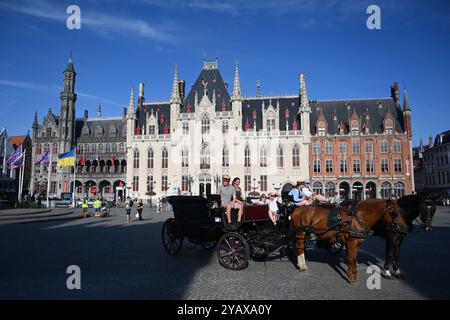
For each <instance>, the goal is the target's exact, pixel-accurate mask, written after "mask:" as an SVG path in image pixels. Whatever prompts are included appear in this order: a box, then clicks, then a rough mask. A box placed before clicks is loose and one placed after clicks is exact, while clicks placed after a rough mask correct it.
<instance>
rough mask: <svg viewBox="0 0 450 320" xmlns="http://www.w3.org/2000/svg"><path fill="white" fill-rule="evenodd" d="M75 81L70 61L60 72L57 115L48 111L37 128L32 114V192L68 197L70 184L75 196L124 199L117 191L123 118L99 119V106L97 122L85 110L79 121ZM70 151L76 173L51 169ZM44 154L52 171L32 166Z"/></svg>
mask: <svg viewBox="0 0 450 320" xmlns="http://www.w3.org/2000/svg"><path fill="white" fill-rule="evenodd" d="M75 80H76V72H75V69H74V66H73V63H72V61H71V60H69V63H68V65H67V68H66V69H65V70H64V89H63V91H62V92H61V95H60V100H61V107H60V114H59V115H55V114H53V112H52V110H51V109H49V111H48V113H47V115H46V116H45V117H44V120H43V122H42V124H39V123H38V116H37V113H35V116H34V121H33V159H34V161H33V168H32V179H31V190H32V191H33V192H34V193H36V194H41V193H47V189H48V188H49V190H48V192H49V195H50V196H57V197H58V196H60V194H61V192H72V190H73V189H72V188H73V182H74V179H75V186H76V190H75V191H76V197H84V196H86V195H92V194H97V195H101V196H102V197H105V198H107V199H110V200H115V199H117V198H118V197H123V196H124V192H123V191H122V190H121V189H122V188H124V187H125V172H126V167H127V164H126V156H125V152H126V149H125V137H126V126H125V125H126V122H125V112H123V116H119V117H115V118H103V117H102V114H101V107H100V106H99V108H98V111H97V117H95V118H92V119H89V117H88V112H87V111H85V112H84V117H83V118H82V119H77V118H75V102H76V98H77V95H76V93H75ZM73 147H76V148H77V149H76V150H77V156H76V168H75V171H76V172H75V174H74V172H73V167H72V168H68V167H67V168H58V167H57V166H56V163H57V156H58V154H59V153H64V152H67V151H69V150H70V149H71V148H73ZM47 150H51V154H52V158H51V166H49V167H46V166H44V165H40V166H36V165H34V162H35V161H36V159H38V158H39V157H40V156H41V155H42V154H43V153H45V152H46V151H47ZM49 169H50V170H51V173H50V175H49V173H48V171H47V170H49ZM48 177H50V183H49V181H48Z"/></svg>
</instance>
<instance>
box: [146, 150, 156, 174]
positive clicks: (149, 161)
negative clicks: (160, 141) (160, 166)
mask: <svg viewBox="0 0 450 320" xmlns="http://www.w3.org/2000/svg"><path fill="white" fill-rule="evenodd" d="M153 164H154V155H153V149H152V148H150V149H148V151H147V168H148V169H153Z"/></svg>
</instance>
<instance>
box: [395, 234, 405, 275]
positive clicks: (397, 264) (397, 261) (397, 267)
mask: <svg viewBox="0 0 450 320" xmlns="http://www.w3.org/2000/svg"><path fill="white" fill-rule="evenodd" d="M403 238H404V237H403V236H399V237H398V241H396V243H395V248H394V263H393V268H394V275H395V276H396V277H398V278H400V279H404V278H405V277H404V276H403V274H402V273H401V272H400V246H401V245H402V242H403Z"/></svg>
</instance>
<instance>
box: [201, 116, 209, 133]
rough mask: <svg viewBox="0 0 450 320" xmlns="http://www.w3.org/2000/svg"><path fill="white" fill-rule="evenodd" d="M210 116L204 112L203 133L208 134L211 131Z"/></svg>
mask: <svg viewBox="0 0 450 320" xmlns="http://www.w3.org/2000/svg"><path fill="white" fill-rule="evenodd" d="M209 124H210V121H209V117H208V115H207V114H204V115H203V116H202V134H208V133H209Z"/></svg>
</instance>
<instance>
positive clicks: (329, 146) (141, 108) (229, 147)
mask: <svg viewBox="0 0 450 320" xmlns="http://www.w3.org/2000/svg"><path fill="white" fill-rule="evenodd" d="M184 88H185V81H184V80H179V79H178V71H177V67H175V73H174V79H173V86H172V94H171V97H170V99H169V100H168V101H163V102H146V101H145V97H144V84H143V83H140V84H139V95H138V102H137V108H136V107H135V99H134V92H133V89H132V91H131V95H130V103H129V106H128V112H127V150H128V151H127V157H128V159H127V160H128V163H132V167H131V168H130V169H129V170H128V171H127V185H128V186H131V187H132V190H131V195H132V196H133V197H136V198H149V197H151V196H152V195H153V194H157V195H162V196H164V195H166V194H168V193H181V194H208V193H214V192H215V191H216V188H217V186H218V184H219V183H220V177H221V176H222V175H223V174H229V175H231V176H232V177H240V179H241V183H242V189H243V191H244V193H245V194H248V193H249V192H251V191H258V192H262V193H264V192H268V191H271V190H280V189H281V190H287V189H289V188H290V187H291V185H292V184H294V183H295V181H296V180H299V179H301V180H303V179H305V178H309V177H310V178H312V180H313V186H314V189H315V190H316V192H319V193H326V192H331V191H332V192H340V193H341V196H342V197H347V198H358V199H363V198H364V199H365V198H375V197H377V198H379V197H387V196H389V195H390V194H391V193H392V192H393V191H395V192H396V193H397V195H401V194H404V193H410V192H411V191H412V190H413V184H412V181H413V180H412V159H411V119H410V109H409V105H408V103H407V97H406V96H405V101H406V102H405V103H406V105H404V107H403V110H402V109H401V107H400V106H399V96H398V84H395V85H394V86H393V87H392V97H390V98H379V99H364V100H345V101H340V100H335V101H309V100H308V96H307V90H306V82H305V77H304V75H303V74H301V75H300V79H299V93H298V95H293V96H271V97H261V95H260V88H259V84H258V88H257V95H256V96H255V97H244V96H243V95H242V93H241V88H240V78H239V71H238V66H237V65H236V66H235V75H234V81H233V88H232V94H231V96H230V95H229V93H228V85H227V83H225V82H224V80H223V79H222V76H221V74H220V72H219V69H218V63H217V61H206V60H205V61H204V64H203V69H202V71H201V73H200V75H199V76H198V78H197V80H196V81H195V82H194V84H193V85H192V87H191V89H190V91H189V93H188V94H187V95H185V89H184Z"/></svg>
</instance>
